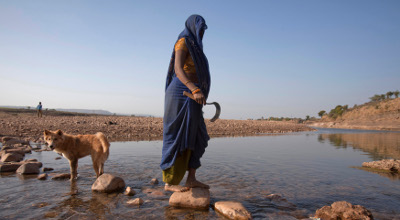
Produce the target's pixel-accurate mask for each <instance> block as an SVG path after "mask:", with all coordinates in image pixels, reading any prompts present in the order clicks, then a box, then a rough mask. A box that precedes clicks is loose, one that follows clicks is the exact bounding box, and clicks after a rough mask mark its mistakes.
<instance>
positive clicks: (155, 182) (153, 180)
mask: <svg viewBox="0 0 400 220" xmlns="http://www.w3.org/2000/svg"><path fill="white" fill-rule="evenodd" d="M150 183H151V184H153V185H157V184H158V179H156V178H154V179H151V181H150Z"/></svg>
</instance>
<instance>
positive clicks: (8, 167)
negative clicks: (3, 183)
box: [0, 163, 21, 173]
mask: <svg viewBox="0 0 400 220" xmlns="http://www.w3.org/2000/svg"><path fill="white" fill-rule="evenodd" d="M20 166H21V164H20V163H2V164H0V173H4V172H15V171H16V170H18V168H19V167H20Z"/></svg>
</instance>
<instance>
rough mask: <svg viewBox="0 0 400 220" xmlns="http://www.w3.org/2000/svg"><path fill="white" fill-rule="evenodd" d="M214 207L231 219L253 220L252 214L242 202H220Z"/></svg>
mask: <svg viewBox="0 0 400 220" xmlns="http://www.w3.org/2000/svg"><path fill="white" fill-rule="evenodd" d="M214 207H215V210H217V211H218V212H219V213H221V214H222V215H224V216H225V217H227V218H229V219H238V220H242V219H243V220H248V219H252V218H251V214H250V212H249V211H247V209H246V208H245V207H244V206H243V205H242V203H240V202H233V201H219V202H216V203H215V205H214Z"/></svg>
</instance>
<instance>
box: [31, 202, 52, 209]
mask: <svg viewBox="0 0 400 220" xmlns="http://www.w3.org/2000/svg"><path fill="white" fill-rule="evenodd" d="M48 205H50V204H49V203H47V202H41V203H35V204H32V206H34V207H38V208H43V207H45V206H48Z"/></svg>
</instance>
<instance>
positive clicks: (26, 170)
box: [17, 163, 40, 174]
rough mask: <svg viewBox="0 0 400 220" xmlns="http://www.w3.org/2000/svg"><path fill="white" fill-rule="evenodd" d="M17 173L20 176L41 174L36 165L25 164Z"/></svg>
mask: <svg viewBox="0 0 400 220" xmlns="http://www.w3.org/2000/svg"><path fill="white" fill-rule="evenodd" d="M17 173H19V174H38V173H40V171H39V167H38V166H37V165H36V164H33V163H25V164H22V165H21V166H20V167H19V168H18V170H17Z"/></svg>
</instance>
